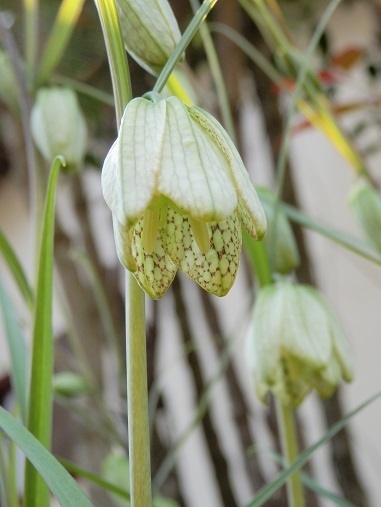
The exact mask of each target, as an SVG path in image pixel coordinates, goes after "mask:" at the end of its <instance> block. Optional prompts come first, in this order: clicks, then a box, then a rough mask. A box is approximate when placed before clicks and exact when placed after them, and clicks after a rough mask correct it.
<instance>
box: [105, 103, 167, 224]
mask: <svg viewBox="0 0 381 507" xmlns="http://www.w3.org/2000/svg"><path fill="white" fill-rule="evenodd" d="M165 118H166V105H165V100H162V101H159V102H156V103H153V102H151V101H149V100H147V99H143V98H137V99H134V100H132V101H131V102H129V104H128V106H127V107H126V110H125V112H124V115H123V118H122V122H121V125H120V131H119V136H118V139H117V141H116V142H115V143H114V145H113V146H112V148H111V150H110V151H109V153H108V155H107V157H106V159H105V162H104V165H103V170H102V189H103V195H104V198H105V201H106V202H107V204H108V206H109V208H110V209H111V211H112V213H113V214H114V215H115V216H116V217H117V219H118V221H119V223H120V224H122V225H123V226H127V225H133V224H134V223H136V222H137V220H138V219H139V218H140V217H141V216H142V215H143V213H144V210H145V209H146V208H147V206H148V205H149V203H150V202H151V200H152V198H153V196H154V194H155V191H156V186H157V173H158V171H159V167H160V157H161V149H162V139H163V135H164V127H165Z"/></svg>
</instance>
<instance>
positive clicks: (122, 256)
mask: <svg viewBox="0 0 381 507" xmlns="http://www.w3.org/2000/svg"><path fill="white" fill-rule="evenodd" d="M112 224H113V227H114V239H115V246H116V253H117V254H118V257H119V260H120V262H121V263H122V264H123V266H124V267H125V268H126V269H128V270H129V271H136V269H137V266H136V262H135V259H134V257H133V256H132V250H131V241H132V228H131V227H130V228H128V227H125V226H123V225H121V224H120V223H119V222H118V219H117V218H116V217H115V216H114V215H113V216H112Z"/></svg>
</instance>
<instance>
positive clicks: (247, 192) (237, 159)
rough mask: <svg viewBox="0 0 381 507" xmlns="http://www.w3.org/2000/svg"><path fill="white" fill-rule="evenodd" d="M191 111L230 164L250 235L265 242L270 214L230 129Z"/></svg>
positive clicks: (197, 108)
mask: <svg viewBox="0 0 381 507" xmlns="http://www.w3.org/2000/svg"><path fill="white" fill-rule="evenodd" d="M188 111H189V114H190V115H191V117H192V118H193V119H194V121H195V122H197V124H198V125H199V126H200V128H202V129H203V130H204V132H206V133H207V134H208V136H209V137H210V138H211V140H212V141H213V143H215V144H216V145H217V146H218V147H219V148H220V150H221V152H222V153H223V155H224V157H226V159H227V160H228V161H229V165H230V171H231V175H232V178H233V180H234V183H235V186H236V189H237V192H238V196H239V210H238V211H239V214H240V217H241V221H242V225H243V226H244V228H245V229H246V231H247V232H248V234H250V236H252V237H253V238H255V239H261V238H262V237H263V236H264V235H265V233H266V215H265V212H264V210H263V208H262V204H261V202H260V200H259V197H258V195H257V193H256V191H255V189H254V186H253V184H252V182H251V180H250V177H249V174H248V172H247V171H246V168H245V166H244V164H243V162H242V159H241V156H240V154H239V153H238V151H237V148H236V147H235V146H234V143H233V141H232V140H231V139H230V137H229V135H228V133H227V132H226V130H225V129H224V128H223V127H222V125H221V124H220V123H219V122H218V121H217V120H216V119H215V118H214V117H213V116H212V115H210V114H209V113H207V112H206V111H204V110H203V109H201V108H199V107H196V106H188Z"/></svg>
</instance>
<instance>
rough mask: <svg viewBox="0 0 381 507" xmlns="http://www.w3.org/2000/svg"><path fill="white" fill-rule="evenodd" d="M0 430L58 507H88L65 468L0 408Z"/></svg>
mask: <svg viewBox="0 0 381 507" xmlns="http://www.w3.org/2000/svg"><path fill="white" fill-rule="evenodd" d="M0 428H1V429H2V430H3V431H4V433H5V434H6V435H7V436H8V438H9V439H10V440H12V441H13V442H14V443H15V444H16V445H17V446H18V447H19V448H20V449H21V450H22V452H23V453H24V454H25V456H26V457H27V458H28V460H29V461H30V462H31V463H32V464H33V466H34V467H35V469H36V471H38V473H39V474H41V477H42V478H43V479H44V481H45V482H46V484H47V485H48V486H49V488H50V489H51V491H52V493H53V494H54V496H55V497H56V498H57V500H58V502H59V503H60V505H61V507H91V505H92V504H91V502H90V500H89V499H88V498H87V496H86V495H85V494H84V492H83V491H82V490H81V488H80V487H79V486H78V484H77V483H76V482H75V480H74V479H73V478H72V477H71V475H70V474H69V473H68V472H67V471H66V470H65V468H64V467H63V466H62V465H61V464H60V463H59V462H58V461H57V460H56V459H55V457H54V456H53V455H52V454H51V453H50V452H49V451H48V450H47V449H46V448H45V447H44V446H43V445H42V444H41V443H40V442H39V441H38V440H37V439H36V438H35V437H34V436H33V435H32V434H31V433H30V432H29V431H28V430H27V429H26V428H24V426H22V425H21V424H20V423H19V422H18V421H17V420H16V419H14V418H13V417H12V416H11V414H9V413H8V412H7V411H6V410H4V409H3V408H2V407H0Z"/></svg>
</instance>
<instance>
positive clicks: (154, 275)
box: [131, 219, 177, 299]
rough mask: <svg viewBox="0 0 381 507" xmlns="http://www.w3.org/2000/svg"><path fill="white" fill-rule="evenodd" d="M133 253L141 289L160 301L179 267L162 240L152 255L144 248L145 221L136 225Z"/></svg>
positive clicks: (159, 240)
mask: <svg viewBox="0 0 381 507" xmlns="http://www.w3.org/2000/svg"><path fill="white" fill-rule="evenodd" d="M131 247H132V253H133V256H134V258H135V261H136V264H137V270H136V271H135V273H134V276H135V278H136V280H137V282H138V284H139V285H140V287H141V288H142V289H143V290H144V291H145V292H146V293H147V294H148V295H149V296H150V297H151V298H153V299H160V298H161V297H162V296H163V294H164V293H165V291H166V290H167V289H168V287H169V286H170V285H171V283H172V281H173V279H174V277H175V275H176V271H177V267H176V266H175V264H174V263H173V262H172V261H171V259H170V258H169V257H168V255H167V254H166V253H165V251H164V249H163V245H162V242H161V239H160V238H159V239H158V240H157V242H156V246H155V250H154V251H153V253H152V254H147V253H146V252H145V250H144V247H143V219H141V220H139V221H138V223H137V224H136V225H135V227H134V229H133V234H132V245H131Z"/></svg>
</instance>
